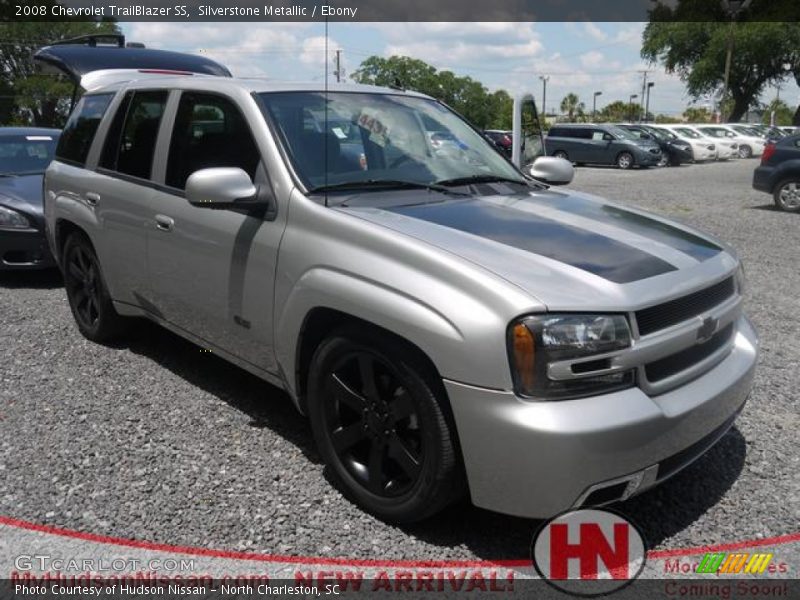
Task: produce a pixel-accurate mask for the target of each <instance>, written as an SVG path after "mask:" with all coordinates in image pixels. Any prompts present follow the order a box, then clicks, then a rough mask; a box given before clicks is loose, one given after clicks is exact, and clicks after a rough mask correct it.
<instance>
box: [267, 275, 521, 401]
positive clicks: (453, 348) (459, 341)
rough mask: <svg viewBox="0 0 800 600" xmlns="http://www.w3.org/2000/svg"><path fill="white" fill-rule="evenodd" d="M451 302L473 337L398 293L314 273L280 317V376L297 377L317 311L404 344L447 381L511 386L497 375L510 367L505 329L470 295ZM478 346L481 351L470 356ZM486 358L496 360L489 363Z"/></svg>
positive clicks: (290, 380) (292, 386) (353, 278)
mask: <svg viewBox="0 0 800 600" xmlns="http://www.w3.org/2000/svg"><path fill="white" fill-rule="evenodd" d="M452 300H453V303H452V304H451V305H452V306H457V307H458V308H457V311H458V313H459V314H461V315H465V314H468V315H470V317H469V324H468V329H469V331H466V330H465V329H466V328H465V327H464V326H463V325H459V324H458V323H456V322H455V321H454V320H453V319H452V318H451V317H448V316H447V315H445V314H444V313H443V312H442V311H441V310H440V309H437V308H436V307H434V306H431V305H428V304H426V303H425V302H423V301H421V300H419V299H417V298H414V297H412V296H410V295H408V294H406V293H404V292H403V291H402V290H400V289H396V288H392V287H388V286H386V285H385V284H382V283H380V282H377V281H371V280H368V279H365V278H363V277H361V276H359V275H357V274H354V273H348V272H344V271H339V270H336V269H334V268H331V267H314V268H312V269H310V270H308V271H306V272H305V273H304V274H303V275H302V276H301V277H300V278H299V279H298V281H297V282H296V284H295V286H294V287H293V289H292V290H291V292H290V294H289V295H288V297H287V299H286V302H285V303H284V304H283V308H282V310H281V311H280V313H279V314H278V315H277V319H276V320H277V324H276V332H275V333H276V336H275V340H276V345H275V347H276V356H277V359H278V362H279V364H280V365H281V370H282V372H283V373H284V374H286V375H289V374H293V373H295V369H296V366H297V365H296V361H297V355H298V352H297V345H298V343H299V338H300V332H301V329H302V327H303V324H304V322H305V319H306V316H307V315H308V314H309V313H310V312H311V311H312V310H314V309H317V308H327V309H332V310H336V311H339V312H342V313H345V314H348V315H352V316H354V317H357V318H359V319H362V320H364V321H368V322H370V323H372V324H374V325H377V326H379V327H382V328H383V329H386V330H388V331H391V332H392V333H394V334H396V335H398V336H400V337H402V338H404V339H406V340H407V341H409V342H411V343H412V344H414V345H415V346H417V347H418V348H420V349H421V350H422V351H423V352H425V354H426V355H427V356H428V358H430V359H431V360H432V361H433V363H434V365H435V366H436V368H437V369H438V371H439V373H440V374H441V375H442V377H444V378H447V379H454V380H456V381H464V382H474V381H482V382H484V384H485V383H486V382H487V381H489V382H490V383H493V384H494V385H496V386H498V387H507V386H510V385H511V379H510V373H508V372H507V371H508V369H507V368H506V369H501V371H503V372H498V369H497V365H498V364H501V365H504V364H507V359H506V358H505V357H506V348H505V339H504V336H503V335H493V334H494V333H496V332H498V331H504V330H505V327H506V323H505V322H503V320H502V319H501V318H499V317H498V316H497V315H496V314H495V313H494V312H493V311H491V310H490V309H489V308H488V307H486V306H482V305H481V304H480V303H479V302H477V301H476V300H475V299H473V298H471V297H469V296H468V295H466V294H459V293H458V292H457V291H455V290H453V298H452ZM480 337H483V340H482V341H481V340H479V338H480ZM479 341H480V342H481V343H480V347H474V348H472V351H469V352H468V351H466V350H467V349H469V348H470V347H472V345H473V344H477V343H478V342H479ZM487 353H488V355H491V356H493V357H494V360H492V361H487V360H486V357H487ZM285 379H286V383H287V386H288V387H289V391H290V393H291V394H292V395H293V396H294V397H296V396H297V389H296V388H297V382H296V380H295V378H294V377H293V376H291V375H289V376H286V377H285Z"/></svg>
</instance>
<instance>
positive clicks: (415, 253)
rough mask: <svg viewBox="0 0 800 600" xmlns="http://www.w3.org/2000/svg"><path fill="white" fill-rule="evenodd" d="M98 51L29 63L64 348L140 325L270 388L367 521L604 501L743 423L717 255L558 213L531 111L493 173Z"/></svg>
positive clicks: (729, 266) (309, 107)
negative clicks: (49, 120) (66, 308)
mask: <svg viewBox="0 0 800 600" xmlns="http://www.w3.org/2000/svg"><path fill="white" fill-rule="evenodd" d="M119 45H120V47H119V48H110V47H105V46H102V45H97V46H96V47H88V46H85V45H80V44H71V45H70V44H66V45H55V46H50V47H48V48H44V49H42V50H41V51H40V52H39V53H38V55H37V58H38V59H39V60H40V61H42V62H44V63H47V64H48V65H50V66H51V67H55V68H58V69H61V70H62V71H64V72H67V73H68V74H69V75H70V76H72V77H73V78H74V79H76V80H80V81H81V84H82V85H83V87H84V88H85V89H86V93H85V94H84V95H83V97H82V98H81V100H80V101H79V103H78V104H77V106H76V107H75V109H74V111H73V113H72V116H71V117H70V119H69V122H68V123H67V125H66V127H65V129H64V132H63V135H62V136H61V139H60V142H59V145H58V149H57V152H56V158H55V160H54V161H53V162H52V164H51V165H50V167H49V169H48V170H47V173H46V182H45V215H46V223H47V236H48V241H49V244H50V246H51V248H52V251H53V255H54V256H55V257H57V260H58V262H59V264H60V267H61V269H62V271H63V273H64V277H65V284H66V291H67V297H68V299H69V304H70V307H71V309H72V313H73V315H74V317H75V321H76V323H77V326H78V328H79V330H80V331H81V333H82V334H83V335H84V336H86V337H87V338H88V339H90V340H93V341H97V342H104V341H106V340H109V339H110V338H112V336H115V335H119V334H121V333H122V332H123V331H124V325H125V324H126V322H127V320H128V319H127V318H128V317H147V318H149V319H152V320H154V321H156V322H157V323H160V324H161V325H163V326H165V327H167V328H168V329H170V330H172V331H174V332H176V333H177V334H179V335H181V336H184V337H186V338H188V339H190V340H193V341H194V342H196V343H198V344H202V345H203V347H206V348H209V349H211V350H212V351H213V352H215V353H216V354H218V355H219V356H222V357H224V358H225V359H227V360H229V361H231V362H233V363H235V364H237V365H239V366H240V367H242V368H244V369H246V370H248V371H250V372H252V373H255V374H256V375H258V376H259V377H262V378H263V379H265V380H267V381H269V382H272V383H274V384H275V385H278V386H280V387H282V388H284V389H286V390H287V392H288V393H289V395H290V396H291V398H292V399H293V401H294V402H295V404H296V405H297V408H298V409H299V410H300V411H302V412H303V413H305V414H307V415H308V417H309V419H310V423H311V428H312V430H313V434H314V438H315V440H316V442H317V444H318V447H319V449H320V452H321V454H322V456H323V457H324V459H325V461H326V463H327V465H328V466H329V469H330V471H331V472H332V474H333V475H334V479H335V480H336V481H337V482H338V485H339V486H340V488H341V490H342V491H343V492H344V493H345V494H346V495H347V496H348V497H350V498H351V499H352V500H353V501H355V502H357V503H358V504H359V505H360V506H362V507H364V508H365V509H366V510H368V511H370V512H371V513H373V514H375V515H377V516H379V517H380V518H382V519H385V520H387V521H393V522H410V521H416V520H419V519H423V518H425V517H428V516H430V515H432V514H434V513H435V512H437V511H439V510H441V509H442V508H444V507H445V506H447V505H448V503H450V502H451V501H453V500H454V499H456V498H458V497H459V496H462V495H463V494H465V493H468V494H469V495H470V497H471V499H472V502H473V503H474V504H476V505H477V506H481V507H485V508H488V509H492V510H496V511H500V512H504V513H509V514H514V515H520V516H525V517H546V516H550V515H553V514H555V513H558V512H559V511H562V510H564V509H566V508H569V507H578V506H591V505H599V504H605V503H609V502H614V501H619V500H624V499H626V498H628V497H630V496H631V495H632V494H637V493H639V492H641V491H643V490H645V489H648V488H650V487H652V486H654V485H656V484H658V483H659V482H661V481H664V480H665V479H666V478H668V477H670V476H672V475H673V474H675V473H676V472H678V471H679V470H681V469H682V468H684V467H685V466H686V465H688V464H689V463H691V462H692V461H693V460H695V459H696V458H698V457H699V456H701V455H702V454H703V453H704V452H705V451H706V450H707V449H708V448H709V447H711V446H712V445H713V444H714V443H715V442H716V441H717V440H719V438H720V437H721V436H723V435H724V434H725V432H726V431H727V430H728V429H729V428H730V427H731V425H732V424H733V421H734V419H735V418H736V416H737V415H738V414H739V412H740V411H741V410H742V407H743V405H744V403H745V400H746V398H747V396H748V393H749V391H750V387H751V382H752V378H753V372H754V368H755V364H756V356H757V338H756V333H755V331H754V330H753V327H752V326H751V325H750V322H749V321H748V320H747V318H746V317H745V316H744V315H743V314H742V293H743V289H742V285H743V278H742V270H741V266H740V264H739V260H738V259H737V257H736V255H735V253H734V252H733V251H732V250H731V249H730V248H729V247H727V246H726V245H724V244H723V243H722V242H720V241H718V240H715V239H713V238H711V237H709V236H708V235H705V234H703V233H701V232H698V231H695V230H693V229H690V228H689V227H686V226H684V225H679V224H677V223H673V222H670V221H669V220H667V219H663V218H661V217H658V216H655V215H651V214H648V213H646V212H644V211H641V210H637V209H634V208H630V207H625V206H621V205H619V204H616V203H613V202H609V201H606V200H603V199H601V198H596V197H593V196H590V195H587V194H582V193H578V192H575V191H572V190H569V189H566V188H558V187H555V186H557V185H559V184H566V183H569V181H570V180H571V178H572V175H573V172H572V166H571V165H570V164H569V163H568V162H567V161H565V160H562V159H559V158H553V157H546V156H539V155H540V154H543V153H544V152H543V150H544V149H543V147H542V141H541V132H539V131H538V130H537V128H538V120H537V115H536V107H535V105H534V103H533V101H532V98H531V97H530V96H523V97H521V98H520V99H518V101H517V102H516V103H515V108H514V149H513V160H512V161H511V162H510V161H508V160H507V159H506V158H504V156H502V155H501V154H500V153H499V152H498V151H497V150H496V149H495V148H494V147H493V146H492V145H491V144H490V143H489V142H488V141H487V140H486V139H485V138H484V137H483V136H482V135H481V133H480V132H478V131H477V130H476V129H474V128H473V127H472V126H471V125H470V124H469V123H467V122H466V121H465V120H464V119H463V118H461V117H460V116H459V115H457V114H455V113H454V112H453V111H452V110H450V109H449V108H448V107H447V106H445V105H443V104H442V103H440V102H438V101H437V100H435V99H433V98H430V97H427V96H424V95H421V94H418V93H414V92H411V91H406V90H403V89H399V88H398V89H394V88H392V89H388V88H377V87H369V86H357V85H330V86H325V85H323V84H320V83H312V84H308V85H303V84H297V83H292V84H279V83H270V82H265V81H261V80H248V79H234V78H232V77H230V76H229V75H230V74H229V73H228V72H227V70H226V69H225V68H224V67H222V66H220V65H218V64H216V63H213V62H211V61H209V60H207V59H205V58H202V57H191V56H187V55H179V54H174V53H165V52H158V51H154V50H148V49H141V48H124V47H122V46H123V44H122V43H120V44H119ZM101 63H102V64H101ZM133 63H135V65H136V68H135V69H132V68H131V65H132V64H133ZM121 66H124V67H125V68H124V69H120V68H118V67H121ZM164 69H170V70H173V71H176V72H173V73H169V72H166V71H164ZM177 71H180V72H177ZM437 133H439V134H441V135H439V136H438V138H437V139H445V140H451V142H450V143H441V144H438V145H436V146H434V145H433V144H432V142H431V140H432V139H433V138H434V137H436V136H435V134H437Z"/></svg>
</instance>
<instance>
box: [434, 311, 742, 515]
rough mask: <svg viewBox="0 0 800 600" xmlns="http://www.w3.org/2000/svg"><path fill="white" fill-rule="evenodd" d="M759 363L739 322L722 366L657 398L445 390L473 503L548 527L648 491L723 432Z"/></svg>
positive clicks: (449, 385) (456, 386)
mask: <svg viewBox="0 0 800 600" xmlns="http://www.w3.org/2000/svg"><path fill="white" fill-rule="evenodd" d="M757 354H758V340H757V337H756V333H755V331H754V330H753V328H752V326H751V325H750V323H749V321H747V319H746V318H745V317H741V318H740V319H739V321H738V323H737V332H736V334H735V339H734V344H733V348H732V350H731V351H730V353H729V354H728V355H727V356H726V357H725V359H724V360H722V361H721V362H719V363H718V364H717V365H716V366H715V367H714V368H712V369H710V370H709V371H707V372H706V373H705V374H703V375H701V376H700V377H698V378H696V379H694V380H692V381H690V382H689V383H687V384H685V385H683V386H681V387H678V388H676V389H673V390H671V391H669V392H666V393H663V394H660V395H658V396H652V397H651V396H648V395H647V394H645V393H644V392H643V391H642V390H641V389H639V388H636V387H634V388H630V389H627V390H623V391H619V392H614V393H610V394H605V395H601V396H595V397H590V398H581V399H577V400H564V401H552V402H537V401H530V400H525V399H522V398H519V397H517V396H515V395H514V394H513V393H512V392H504V391H496V390H487V389H482V388H478V387H472V386H469V385H464V384H460V383H455V382H452V381H447V380H445V387H446V389H447V392H448V394H449V397H450V403H451V405H452V408H453V413H454V417H455V421H456V426H457V429H458V435H459V439H460V443H461V450H462V454H463V457H464V464H465V467H466V471H467V479H468V482H469V488H470V494H471V496H472V502H473V503H474V504H475V505H476V506H480V507H482V508H487V509H490V510H494V511H498V512H502V513H506V514H511V515H517V516H521V517H528V518H546V517H550V516H553V515H555V514H557V513H559V512H561V511H563V510H565V509H568V508H571V507H578V506H588V505H598V504H605V503H608V502H613V501H616V500H623V499H626V498H628V497H630V496H631V495H633V494H636V493H639V492H642V491H644V490H645V489H647V488H649V487H652V486H653V485H655V484H657V483H659V482H661V481H663V480H664V479H666V478H667V477H670V476H671V475H673V474H675V473H677V472H678V471H680V470H681V469H682V468H683V467H685V466H687V465H689V464H690V463H691V462H692V461H694V460H695V459H696V458H698V457H699V456H701V455H702V454H703V453H704V452H705V451H706V450H708V449H709V448H710V447H711V446H712V445H713V444H714V443H715V442H716V441H717V440H719V439H720V438H721V437H722V436H723V435H724V434H725V432H726V431H727V430H728V429H729V428H730V427H731V425H732V424H733V421H734V419H735V418H736V415H737V414H738V413H739V411H740V410H741V409H742V407H743V405H744V403H745V400H746V399H747V396H748V394H749V393H750V387H751V384H752V379H753V374H754V371H755V364H756V359H757Z"/></svg>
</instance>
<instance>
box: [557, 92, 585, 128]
mask: <svg viewBox="0 0 800 600" xmlns="http://www.w3.org/2000/svg"><path fill="white" fill-rule="evenodd" d="M585 111H586V105H585V104H584V103H583V102H581V101H580V99H579V98H578V95H577V94H575V93H573V92H570V93H569V94H567V95H566V96H564V98H563V100H561V112H562V113H566V114H567V120H568V121H569V122H570V123H574V122H575V121H576V120H577V117H579V116H583V115H584V113H585Z"/></svg>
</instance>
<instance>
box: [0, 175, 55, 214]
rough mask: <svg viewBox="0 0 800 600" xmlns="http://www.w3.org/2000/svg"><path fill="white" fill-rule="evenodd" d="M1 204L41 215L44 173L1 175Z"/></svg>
mask: <svg viewBox="0 0 800 600" xmlns="http://www.w3.org/2000/svg"><path fill="white" fill-rule="evenodd" d="M0 204H3V205H4V206H8V207H9V208H14V209H17V210H20V211H22V212H25V213H27V214H29V215H34V216H37V217H41V216H42V214H43V212H44V207H43V205H42V175H41V174H37V175H18V176H16V177H0Z"/></svg>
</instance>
